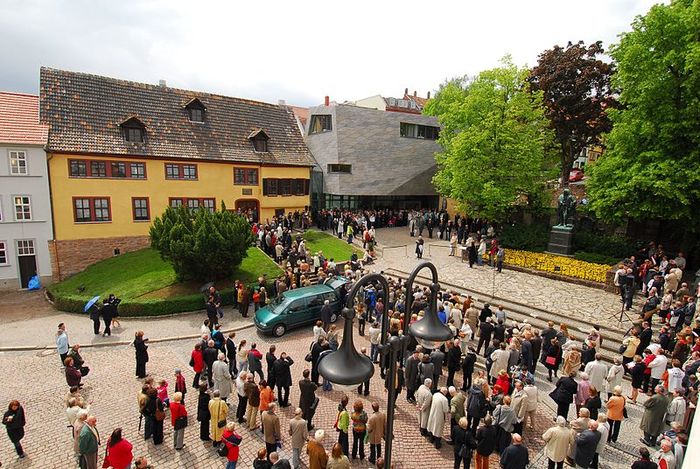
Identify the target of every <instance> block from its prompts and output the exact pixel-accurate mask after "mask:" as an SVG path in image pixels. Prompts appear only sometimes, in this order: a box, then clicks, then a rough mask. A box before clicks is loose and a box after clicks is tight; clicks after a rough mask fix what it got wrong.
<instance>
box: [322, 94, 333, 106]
mask: <svg viewBox="0 0 700 469" xmlns="http://www.w3.org/2000/svg"><path fill="white" fill-rule="evenodd" d="M323 105H324V106H330V105H331V99H330V98H329V97H328V96H326V97H325V98H324V99H323Z"/></svg>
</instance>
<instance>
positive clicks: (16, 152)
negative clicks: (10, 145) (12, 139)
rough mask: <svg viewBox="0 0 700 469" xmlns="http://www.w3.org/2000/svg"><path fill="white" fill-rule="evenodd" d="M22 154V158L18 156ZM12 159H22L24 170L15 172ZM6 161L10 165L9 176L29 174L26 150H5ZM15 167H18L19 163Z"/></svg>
mask: <svg viewBox="0 0 700 469" xmlns="http://www.w3.org/2000/svg"><path fill="white" fill-rule="evenodd" d="M13 153H14V156H13ZM20 154H21V155H23V157H22V158H20V157H19V156H20ZM12 160H17V161H24V172H23V173H22V172H19V173H15V172H14V171H13V170H14V169H15V167H14V166H12ZM7 163H8V164H9V165H10V176H29V158H28V156H27V151H26V150H7ZM17 168H18V169H19V168H20V165H19V164H18V165H17Z"/></svg>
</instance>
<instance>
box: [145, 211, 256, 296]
mask: <svg viewBox="0 0 700 469" xmlns="http://www.w3.org/2000/svg"><path fill="white" fill-rule="evenodd" d="M150 236H151V247H153V248H154V249H156V250H157V251H158V252H160V255H161V257H162V258H163V260H165V261H168V262H169V263H170V264H172V266H173V270H175V274H176V275H177V279H178V280H180V281H182V280H190V279H194V280H199V281H203V282H207V281H211V280H219V279H222V278H228V277H230V276H231V275H232V274H233V273H234V271H235V270H236V267H237V266H238V265H239V264H240V263H241V261H242V260H243V258H244V257H245V256H246V255H247V250H248V247H250V245H251V244H252V242H253V240H254V237H253V233H252V232H251V230H250V224H249V223H248V221H247V220H246V219H245V218H244V217H243V216H242V215H239V214H236V213H233V212H229V211H228V210H226V206H225V205H224V204H223V203H222V204H221V210H219V211H215V212H210V211H209V210H206V209H204V208H202V209H200V210H197V211H194V210H189V209H187V208H185V207H184V206H182V207H179V208H177V209H175V208H172V207H168V208H167V209H166V210H165V212H163V215H161V216H160V217H156V219H155V220H154V221H153V225H151V229H150Z"/></svg>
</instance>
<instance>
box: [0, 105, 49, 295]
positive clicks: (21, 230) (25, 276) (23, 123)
mask: <svg viewBox="0 0 700 469" xmlns="http://www.w3.org/2000/svg"><path fill="white" fill-rule="evenodd" d="M47 136H48V127H47V126H44V125H40V124H39V97H38V96H32V95H26V94H20V93H8V92H0V289H19V288H26V287H27V283H28V282H29V279H30V278H31V277H32V276H33V275H34V274H35V273H38V274H39V276H40V277H41V280H42V283H46V282H50V280H51V258H50V256H49V246H48V241H49V240H50V239H53V227H52V222H51V201H50V198H49V178H48V170H47V163H46V153H45V152H44V146H45V145H46V141H47Z"/></svg>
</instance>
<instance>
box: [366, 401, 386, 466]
mask: <svg viewBox="0 0 700 469" xmlns="http://www.w3.org/2000/svg"><path fill="white" fill-rule="evenodd" d="M372 410H373V411H374V413H373V414H372V416H371V417H370V418H369V420H368V421H367V439H368V440H369V462H370V463H372V464H374V463H375V461H376V458H378V457H380V456H381V454H382V439H383V438H384V432H385V431H386V415H384V414H383V413H382V412H380V411H379V403H378V402H376V401H375V402H372Z"/></svg>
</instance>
